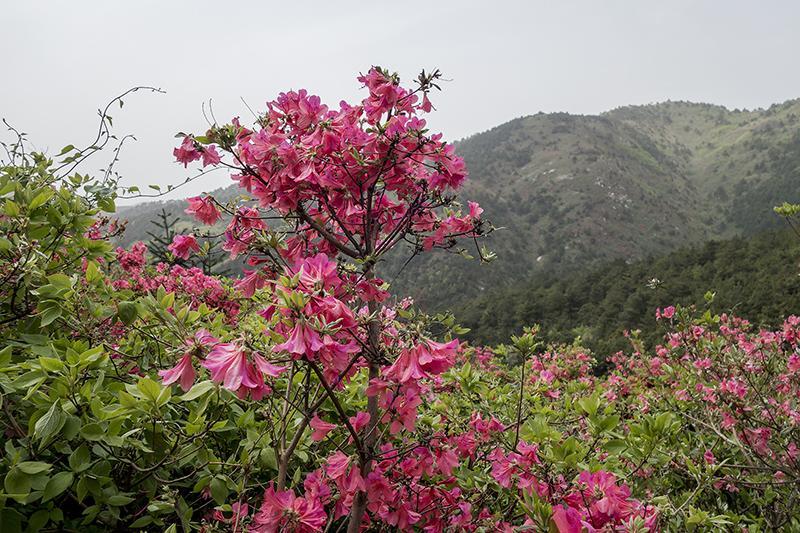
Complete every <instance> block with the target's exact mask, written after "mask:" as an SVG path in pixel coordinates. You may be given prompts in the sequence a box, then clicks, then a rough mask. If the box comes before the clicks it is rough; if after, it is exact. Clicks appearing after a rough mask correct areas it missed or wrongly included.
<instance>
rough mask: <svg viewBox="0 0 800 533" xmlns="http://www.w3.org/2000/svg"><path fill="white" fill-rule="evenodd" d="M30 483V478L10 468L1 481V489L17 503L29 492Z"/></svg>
mask: <svg viewBox="0 0 800 533" xmlns="http://www.w3.org/2000/svg"><path fill="white" fill-rule="evenodd" d="M31 481H32V478H31V476H30V475H29V474H26V473H25V472H23V471H22V470H20V469H19V468H12V469H11V470H10V471H9V472H8V474H6V477H5V479H4V480H3V487H4V488H5V489H6V494H8V495H10V496H12V497H14V498H15V499H17V501H19V500H20V499H24V498H25V496H27V495H28V493H29V492H30V491H31Z"/></svg>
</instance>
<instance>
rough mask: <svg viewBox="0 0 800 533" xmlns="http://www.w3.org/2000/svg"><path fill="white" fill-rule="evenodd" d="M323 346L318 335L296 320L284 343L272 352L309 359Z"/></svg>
mask: <svg viewBox="0 0 800 533" xmlns="http://www.w3.org/2000/svg"><path fill="white" fill-rule="evenodd" d="M324 346H325V345H324V344H323V343H322V339H320V338H319V333H317V332H316V331H314V330H313V329H311V328H310V327H309V326H308V324H306V323H305V321H302V320H298V321H297V323H296V324H295V325H294V328H292V333H291V334H290V335H289V338H288V339H286V342H284V343H281V344H278V345H276V346H275V347H274V348H273V350H274V351H276V352H289V353H291V354H296V355H299V356H303V355H305V356H308V357H311V356H313V355H314V352H317V351H319V350H321V349H322V348H323V347H324Z"/></svg>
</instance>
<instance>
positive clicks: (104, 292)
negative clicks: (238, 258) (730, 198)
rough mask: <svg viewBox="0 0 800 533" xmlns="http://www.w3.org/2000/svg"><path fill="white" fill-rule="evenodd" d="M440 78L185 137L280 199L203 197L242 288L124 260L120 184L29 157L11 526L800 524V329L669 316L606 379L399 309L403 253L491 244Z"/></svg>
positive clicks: (25, 163)
mask: <svg viewBox="0 0 800 533" xmlns="http://www.w3.org/2000/svg"><path fill="white" fill-rule="evenodd" d="M436 79H437V76H436V75H425V74H423V75H422V76H421V77H420V79H419V84H418V86H417V87H416V88H415V89H414V90H406V89H403V88H402V87H400V85H399V82H398V80H397V78H396V77H395V76H392V75H390V74H388V73H386V72H384V71H382V70H380V69H377V68H376V69H373V70H371V71H370V72H369V73H368V74H367V75H365V76H362V77H361V78H360V80H361V81H362V82H363V83H364V84H365V85H366V87H367V89H368V91H369V96H368V97H367V98H366V99H365V100H364V101H363V102H362V103H361V104H360V105H359V106H349V105H347V104H344V103H343V104H342V105H341V106H340V109H339V110H338V111H332V110H329V109H328V108H327V107H325V106H324V105H322V104H321V102H320V101H319V99H317V98H316V97H312V96H309V95H307V94H306V93H305V92H304V91H301V92H298V93H294V92H292V93H287V94H282V95H280V97H279V98H278V99H277V100H276V101H275V102H272V103H271V104H270V105H269V111H268V113H267V114H266V115H264V116H263V117H261V118H260V119H259V121H258V123H257V126H255V127H254V128H253V129H248V128H245V127H243V126H241V125H240V124H239V123H238V121H234V122H233V123H232V124H230V125H226V126H214V127H213V128H212V129H211V130H210V131H209V132H207V133H206V135H202V136H196V137H193V136H186V137H185V138H184V139H183V141H182V143H181V145H180V147H178V148H176V149H175V155H176V157H177V158H178V160H179V161H181V162H184V163H189V162H192V161H195V160H201V159H202V160H203V163H204V164H206V165H228V166H230V167H231V168H233V169H234V172H235V173H236V174H237V178H238V180H239V182H240V183H241V184H242V186H243V188H244V189H246V191H247V192H248V193H249V194H250V195H252V197H253V198H254V199H256V200H257V201H258V207H254V204H253V203H249V202H248V203H243V204H235V203H226V204H221V203H218V202H216V201H215V200H214V199H213V198H211V197H208V196H202V197H197V198H192V199H190V200H189V205H188V207H187V211H188V212H190V213H191V214H193V215H194V216H195V217H196V218H197V219H198V220H200V221H201V222H203V223H206V224H213V223H215V222H216V221H217V220H218V218H219V217H220V215H221V213H220V212H221V211H227V212H228V214H229V215H230V216H231V219H230V224H229V226H228V228H227V231H226V232H225V235H224V244H223V246H224V247H225V249H226V250H227V251H228V252H229V253H231V254H232V255H240V254H242V255H246V256H247V258H248V259H247V262H248V265H249V268H251V269H252V270H250V271H249V272H247V274H246V275H245V276H244V277H243V278H241V279H239V280H235V281H234V280H228V279H226V278H222V277H216V276H211V275H208V274H206V273H204V272H203V271H202V270H201V269H199V268H190V267H185V266H181V265H169V264H166V263H160V264H158V265H155V266H153V265H151V264H150V262H149V261H148V251H147V248H146V246H145V245H143V244H141V243H137V244H134V245H133V246H132V247H130V249H128V250H125V249H117V250H115V251H113V250H112V249H111V248H112V247H111V246H110V245H109V243H108V242H109V238H110V236H111V235H113V234H114V233H116V232H117V231H118V227H117V225H116V223H115V222H113V221H111V220H109V219H108V218H106V217H104V216H103V215H102V214H101V208H102V209H109V210H110V209H113V202H111V201H110V200H109V198H110V197H113V192H112V191H110V190H109V187H111V186H113V185H114V184H113V183H107V182H105V181H104V180H92V179H91V178H88V177H82V176H75V175H73V176H72V177H69V176H62V175H60V174H59V166H58V164H54V163H53V162H51V161H49V160H48V159H47V158H45V157H44V156H41V155H34V156H27V155H25V154H21V153H20V155H19V157H15V158H13V159H12V161H10V162H9V163H8V164H7V165H6V166H4V168H3V170H2V174H1V175H0V191H1V192H2V194H3V195H4V200H5V202H4V204H3V206H2V212H0V230H2V235H3V236H4V237H3V238H2V240H0V276H2V278H0V305H2V310H3V316H2V319H1V320H0V338H1V339H2V341H3V342H2V346H3V348H2V350H0V390H2V412H3V414H2V417H0V420H2V424H3V431H4V437H5V439H4V448H3V456H2V460H0V476H2V478H3V487H2V491H0V520H2V522H0V525H1V526H2V527H1V528H0V529H2V531H3V532H4V533H5V532H6V531H9V532H13V531H21V530H29V531H37V530H40V531H75V530H83V531H109V530H120V531H128V530H136V529H142V530H152V531H162V530H168V531H178V530H182V531H193V530H202V531H244V530H249V531H256V532H260V531H265V532H266V531H324V530H328V531H336V530H339V529H345V528H348V529H349V530H350V531H358V530H366V529H373V530H381V529H398V530H424V531H495V530H501V531H518V530H530V531H560V532H579V531H599V530H603V531H615V530H624V531H657V530H670V531H684V530H708V529H713V528H720V529H725V528H740V529H744V528H746V529H747V530H748V531H759V530H766V529H783V530H799V529H800V522H798V517H797V516H796V515H797V514H798V513H797V512H796V511H795V508H796V503H797V498H798V491H797V483H798V480H800V469H798V466H797V460H798V455H799V454H800V451H798V446H797V445H798V433H797V430H796V427H797V423H798V421H800V411H799V410H798V405H797V401H798V400H797V398H798V395H799V394H800V352H798V339H799V338H800V319H796V318H794V317H793V318H790V319H789V320H787V321H786V323H785V324H784V325H783V327H782V328H780V329H777V330H776V331H761V330H757V329H755V328H752V327H751V326H750V325H749V324H748V323H747V322H746V321H743V320H740V319H737V318H733V317H730V316H726V315H720V316H716V315H712V314H711V313H710V312H709V313H704V314H698V313H697V312H695V311H694V310H693V309H692V308H681V309H678V310H675V309H674V308H672V307H668V308H664V309H659V310H658V312H657V319H658V320H660V321H661V322H662V323H663V324H664V325H665V327H666V328H667V330H668V334H667V336H666V337H665V339H664V342H663V345H659V346H657V347H656V348H655V349H654V351H653V352H652V353H651V352H648V351H647V350H646V349H645V348H644V347H643V345H642V343H641V341H640V339H638V338H636V337H635V336H634V337H632V338H630V339H629V341H630V348H629V349H627V350H626V351H624V352H619V353H617V354H613V355H612V356H611V358H610V360H611V361H612V362H613V364H614V367H613V368H612V369H611V371H610V372H609V373H607V374H606V375H603V376H599V377H598V376H596V375H595V372H594V369H595V358H594V356H593V355H592V354H591V353H590V352H589V351H588V350H585V349H584V348H582V347H581V346H579V345H577V344H575V345H563V344H562V345H558V344H544V343H542V342H540V339H539V333H538V331H537V330H536V329H535V328H534V329H526V330H525V331H524V332H522V333H521V334H520V335H519V336H516V337H513V338H512V339H511V342H510V343H509V344H508V345H501V346H498V347H496V348H494V349H487V348H479V347H470V346H468V345H467V344H465V343H462V342H460V341H459V340H457V338H456V337H455V336H456V335H458V334H461V333H463V332H464V331H463V329H461V328H459V327H458V326H457V325H456V324H455V322H454V320H453V318H452V317H451V316H447V315H439V316H435V317H431V316H427V315H424V314H421V313H419V312H417V311H415V310H414V308H413V305H412V303H411V302H410V301H408V300H398V299H396V298H392V297H391V296H390V295H389V293H388V287H387V285H386V284H385V283H384V282H383V281H382V280H381V279H380V278H379V277H378V276H377V271H378V269H379V268H380V265H381V261H382V258H383V255H384V254H385V253H388V251H389V250H390V249H391V248H393V247H395V246H396V245H397V244H399V243H400V242H405V243H408V244H409V245H410V247H411V250H412V253H418V252H422V251H426V250H428V249H430V248H433V247H440V248H444V249H449V250H454V249H457V247H458V246H459V243H460V242H464V241H466V242H473V241H476V240H477V238H478V237H480V235H481V234H482V233H484V232H485V231H487V230H488V227H487V226H488V224H487V223H485V222H484V221H482V219H481V209H480V208H479V207H478V206H477V205H476V204H472V203H470V204H468V205H467V207H466V208H465V209H462V208H461V206H460V205H458V204H457V203H455V200H454V198H453V196H452V193H453V191H454V190H456V189H458V187H459V185H460V183H461V181H463V179H464V177H465V172H464V169H463V165H462V164H461V161H460V160H459V159H458V157H457V156H455V154H453V152H452V149H451V148H450V147H449V145H446V144H444V143H443V142H442V141H441V139H440V137H439V136H438V135H431V134H429V133H428V132H427V130H426V129H425V124H424V121H423V120H422V119H420V118H419V117H418V116H417V115H419V114H421V113H423V112H426V111H428V110H430V103H429V102H428V92H429V91H430V90H431V89H432V88H434V87H435V83H436ZM220 152H221V153H220ZM226 158H227V159H226ZM169 250H170V253H171V254H172V256H173V257H176V258H186V257H189V256H190V255H191V254H197V253H200V254H202V253H203V250H201V248H200V246H199V245H198V243H197V239H196V237H195V235H189V234H182V235H177V236H176V237H175V240H174V241H173V243H172V244H171V245H170V247H169ZM479 253H482V252H481V251H479Z"/></svg>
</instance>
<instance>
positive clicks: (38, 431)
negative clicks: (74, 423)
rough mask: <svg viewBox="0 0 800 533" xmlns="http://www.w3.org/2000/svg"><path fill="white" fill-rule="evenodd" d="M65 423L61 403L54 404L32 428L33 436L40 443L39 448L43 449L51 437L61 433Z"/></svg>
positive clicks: (65, 418)
mask: <svg viewBox="0 0 800 533" xmlns="http://www.w3.org/2000/svg"><path fill="white" fill-rule="evenodd" d="M66 421H67V417H66V415H65V414H64V411H63V410H62V409H61V403H60V402H59V401H56V402H54V403H53V405H52V407H50V410H49V411H47V412H46V413H45V414H44V415H43V416H42V417H41V418H40V419H39V420H37V421H36V424H34V426H33V436H34V438H37V439H39V440H40V441H41V444H40V447H43V446H44V445H45V443H46V442H47V441H48V440H49V439H50V438H51V437H53V436H54V435H56V434H57V433H58V432H59V431H61V428H62V427H64V422H66Z"/></svg>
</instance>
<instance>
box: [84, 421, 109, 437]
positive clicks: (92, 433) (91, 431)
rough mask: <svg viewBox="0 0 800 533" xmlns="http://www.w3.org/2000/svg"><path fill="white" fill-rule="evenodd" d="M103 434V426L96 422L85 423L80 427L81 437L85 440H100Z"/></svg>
mask: <svg viewBox="0 0 800 533" xmlns="http://www.w3.org/2000/svg"><path fill="white" fill-rule="evenodd" d="M105 434H106V431H105V430H104V429H103V426H101V425H100V424H97V423H92V424H86V425H85V426H83V427H82V428H81V437H83V438H84V439H86V440H91V441H98V440H102V439H103V437H104V436H105Z"/></svg>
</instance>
